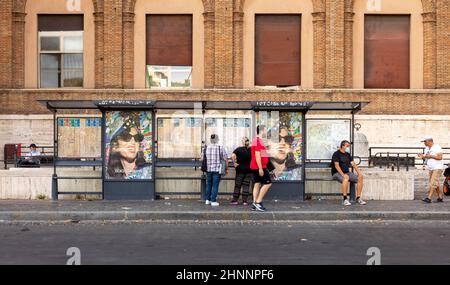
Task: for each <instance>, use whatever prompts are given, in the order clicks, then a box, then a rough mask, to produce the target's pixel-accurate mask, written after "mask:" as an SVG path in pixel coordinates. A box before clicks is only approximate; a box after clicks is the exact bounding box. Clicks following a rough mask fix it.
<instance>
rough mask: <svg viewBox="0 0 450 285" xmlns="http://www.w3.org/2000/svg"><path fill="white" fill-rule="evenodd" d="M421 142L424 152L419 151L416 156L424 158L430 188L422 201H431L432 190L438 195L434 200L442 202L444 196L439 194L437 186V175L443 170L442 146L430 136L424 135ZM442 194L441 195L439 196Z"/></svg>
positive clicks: (439, 175)
mask: <svg viewBox="0 0 450 285" xmlns="http://www.w3.org/2000/svg"><path fill="white" fill-rule="evenodd" d="M422 142H423V143H424V144H425V146H426V148H425V153H420V154H419V155H418V156H419V157H420V158H422V159H424V160H425V164H426V165H427V168H428V171H429V183H430V189H429V191H428V196H427V197H426V198H424V199H423V200H422V201H424V202H425V203H431V198H432V197H433V193H434V191H436V194H437V196H438V198H437V200H436V202H444V196H443V195H442V194H441V191H440V188H439V177H441V175H442V172H443V171H444V161H443V160H442V157H443V155H442V148H441V146H440V145H438V144H435V143H434V142H433V138H432V137H431V136H426V137H425V138H424V139H423V140H422ZM441 195H442V196H441Z"/></svg>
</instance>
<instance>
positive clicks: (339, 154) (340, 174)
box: [331, 141, 366, 206]
mask: <svg viewBox="0 0 450 285" xmlns="http://www.w3.org/2000/svg"><path fill="white" fill-rule="evenodd" d="M350 166H353V168H354V169H355V170H356V173H357V175H356V174H354V173H353V172H350ZM331 175H333V178H334V179H336V180H338V181H339V182H340V183H342V195H343V197H344V202H343V204H344V205H345V206H350V205H351V203H350V201H349V199H348V197H347V189H348V186H349V182H353V183H357V184H358V187H357V197H356V203H358V204H360V205H365V204H366V202H364V201H363V200H362V199H361V193H362V189H363V176H362V173H361V171H360V170H359V168H358V166H357V165H356V163H355V162H354V161H353V157H352V156H351V155H350V142H349V141H342V142H341V145H340V148H339V150H337V151H336V152H335V153H334V154H333V158H332V159H331Z"/></svg>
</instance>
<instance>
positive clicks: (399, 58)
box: [364, 15, 410, 89]
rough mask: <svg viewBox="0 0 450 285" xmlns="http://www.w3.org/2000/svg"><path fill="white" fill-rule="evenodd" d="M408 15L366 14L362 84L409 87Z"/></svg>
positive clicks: (373, 86)
mask: <svg viewBox="0 0 450 285" xmlns="http://www.w3.org/2000/svg"><path fill="white" fill-rule="evenodd" d="M409 37H410V17H409V16H408V15H366V16H365V25H364V87H365V88H405V89H407V88H410V82H409V68H410V67H409V64H410V63H409V61H410V59H409V57H410V56H409V41H410V40H409Z"/></svg>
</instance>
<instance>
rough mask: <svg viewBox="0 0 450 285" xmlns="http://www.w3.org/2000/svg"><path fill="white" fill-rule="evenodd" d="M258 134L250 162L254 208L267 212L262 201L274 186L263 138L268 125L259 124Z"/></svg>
mask: <svg viewBox="0 0 450 285" xmlns="http://www.w3.org/2000/svg"><path fill="white" fill-rule="evenodd" d="M256 134H257V136H256V138H255V139H254V140H253V142H252V147H251V151H252V160H251V162H250V169H251V170H252V173H253V182H254V185H253V204H252V210H257V211H260V212H265V211H266V208H265V207H264V206H263V204H262V201H263V199H264V196H266V194H267V192H268V191H269V189H270V186H272V179H271V178H270V173H269V170H268V169H267V164H268V163H269V155H268V153H267V150H266V147H265V146H264V143H263V140H262V138H263V137H264V136H266V134H267V129H266V127H265V126H264V125H261V126H258V127H257V128H256Z"/></svg>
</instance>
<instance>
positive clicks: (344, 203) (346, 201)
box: [342, 199, 352, 206]
mask: <svg viewBox="0 0 450 285" xmlns="http://www.w3.org/2000/svg"><path fill="white" fill-rule="evenodd" d="M342 205H344V206H351V205H352V203H350V201H349V200H348V199H345V200H344V202H343V203H342Z"/></svg>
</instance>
